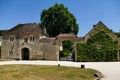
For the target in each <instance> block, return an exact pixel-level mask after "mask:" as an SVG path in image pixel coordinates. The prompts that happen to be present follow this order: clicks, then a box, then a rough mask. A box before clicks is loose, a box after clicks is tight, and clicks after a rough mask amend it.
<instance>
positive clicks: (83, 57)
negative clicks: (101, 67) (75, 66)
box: [77, 31, 118, 61]
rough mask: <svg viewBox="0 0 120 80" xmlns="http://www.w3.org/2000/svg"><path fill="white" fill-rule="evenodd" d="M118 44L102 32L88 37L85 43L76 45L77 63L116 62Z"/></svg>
mask: <svg viewBox="0 0 120 80" xmlns="http://www.w3.org/2000/svg"><path fill="white" fill-rule="evenodd" d="M117 44H118V42H117V41H113V40H112V38H111V37H110V36H109V35H108V34H107V33H105V32H104V31H99V32H98V33H96V34H95V35H93V36H92V37H90V38H89V39H88V40H87V42H86V43H77V55H78V57H77V60H78V61H117V50H118V46H117Z"/></svg>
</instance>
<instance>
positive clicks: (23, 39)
mask: <svg viewBox="0 0 120 80" xmlns="http://www.w3.org/2000/svg"><path fill="white" fill-rule="evenodd" d="M101 30H103V31H106V33H107V34H108V35H110V36H111V37H112V39H113V40H118V41H119V43H118V46H119V51H118V58H120V57H119V54H120V39H118V37H117V36H116V35H115V34H114V33H113V31H112V30H110V29H109V28H108V27H106V25H104V24H103V23H102V22H101V21H100V22H98V23H97V24H96V25H94V26H93V28H92V29H91V30H90V31H89V32H88V33H87V34H86V35H85V36H83V37H77V36H76V35H74V34H73V33H68V34H59V35H58V36H56V37H53V38H50V37H47V36H46V33H45V32H46V31H44V30H42V29H40V27H39V26H38V25H37V24H36V23H28V24H18V25H16V26H15V27H13V28H12V29H10V30H8V31H6V32H5V33H4V34H3V35H2V38H3V40H2V48H1V50H2V51H1V58H2V59H16V60H41V59H42V60H59V52H60V50H62V42H63V41H65V40H73V41H75V44H74V52H75V61H77V60H76V59H77V51H76V43H77V42H86V41H87V40H88V39H89V38H90V37H91V36H93V35H95V34H96V33H98V32H99V31H101Z"/></svg>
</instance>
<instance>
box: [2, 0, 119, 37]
mask: <svg viewBox="0 0 120 80" xmlns="http://www.w3.org/2000/svg"><path fill="white" fill-rule="evenodd" d="M55 3H58V4H61V3H62V4H64V6H65V7H68V9H69V11H70V12H71V13H72V14H73V15H74V16H75V17H76V19H77V23H78V24H79V28H80V30H79V33H78V36H84V35H85V34H87V32H88V31H90V30H91V29H92V27H93V25H95V24H97V23H98V21H102V22H103V23H104V24H105V25H107V26H108V28H110V29H112V30H113V31H115V32H120V0H0V30H3V29H10V28H12V27H14V26H15V25H17V24H22V23H34V22H36V23H39V22H40V14H41V12H42V10H43V9H48V8H49V7H50V6H53V5H54V4H55Z"/></svg>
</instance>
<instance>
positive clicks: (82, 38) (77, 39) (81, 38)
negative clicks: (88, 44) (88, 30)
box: [75, 37, 84, 42]
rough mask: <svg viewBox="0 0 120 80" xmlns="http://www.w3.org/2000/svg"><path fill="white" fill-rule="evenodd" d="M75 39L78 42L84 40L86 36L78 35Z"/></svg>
mask: <svg viewBox="0 0 120 80" xmlns="http://www.w3.org/2000/svg"><path fill="white" fill-rule="evenodd" d="M75 41H77V42H80V41H84V37H78V38H76V39H75Z"/></svg>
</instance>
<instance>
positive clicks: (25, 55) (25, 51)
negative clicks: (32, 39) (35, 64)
mask: <svg viewBox="0 0 120 80" xmlns="http://www.w3.org/2000/svg"><path fill="white" fill-rule="evenodd" d="M29 57H30V51H29V49H28V48H23V49H22V50H21V59H22V60H29Z"/></svg>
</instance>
